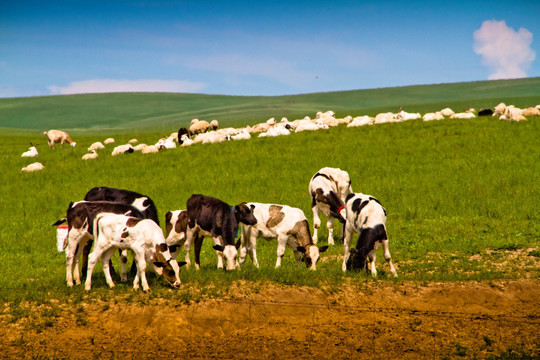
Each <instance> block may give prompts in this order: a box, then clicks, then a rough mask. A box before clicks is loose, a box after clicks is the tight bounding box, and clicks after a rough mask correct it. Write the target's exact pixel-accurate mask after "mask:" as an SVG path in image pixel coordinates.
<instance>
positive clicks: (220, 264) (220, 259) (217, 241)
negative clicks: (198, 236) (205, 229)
mask: <svg viewBox="0 0 540 360" xmlns="http://www.w3.org/2000/svg"><path fill="white" fill-rule="evenodd" d="M213 240H214V245H221V241H220V239H219V237H215V238H213ZM216 255H217V259H218V261H217V268H218V269H223V251H218V250H216Z"/></svg>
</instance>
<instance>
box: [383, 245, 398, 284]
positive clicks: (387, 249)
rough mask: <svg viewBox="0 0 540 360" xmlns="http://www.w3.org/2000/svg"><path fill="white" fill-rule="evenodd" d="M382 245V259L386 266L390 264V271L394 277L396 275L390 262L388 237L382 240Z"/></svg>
mask: <svg viewBox="0 0 540 360" xmlns="http://www.w3.org/2000/svg"><path fill="white" fill-rule="evenodd" d="M382 246H383V250H384V259H385V260H386V262H387V263H388V266H390V272H391V273H392V275H394V277H397V276H398V275H397V271H396V268H395V267H394V264H393V263H392V256H391V255H390V249H389V248H388V239H386V240H383V241H382Z"/></svg>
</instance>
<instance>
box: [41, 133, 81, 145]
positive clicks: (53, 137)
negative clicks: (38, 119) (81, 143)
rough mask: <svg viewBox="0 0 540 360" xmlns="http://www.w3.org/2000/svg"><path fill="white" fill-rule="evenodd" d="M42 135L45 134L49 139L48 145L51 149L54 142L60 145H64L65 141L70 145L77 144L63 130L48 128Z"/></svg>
mask: <svg viewBox="0 0 540 360" xmlns="http://www.w3.org/2000/svg"><path fill="white" fill-rule="evenodd" d="M43 134H44V135H46V136H47V138H48V139H49V147H50V148H51V149H52V148H54V144H55V143H60V145H64V143H65V142H68V143H69V144H70V145H71V146H73V147H74V146H75V145H77V143H76V142H75V141H73V140H72V139H71V137H70V136H69V135H68V133H67V132H65V131H60V130H49V131H45V132H43Z"/></svg>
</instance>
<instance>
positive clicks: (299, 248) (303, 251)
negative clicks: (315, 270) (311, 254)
mask: <svg viewBox="0 0 540 360" xmlns="http://www.w3.org/2000/svg"><path fill="white" fill-rule="evenodd" d="M296 250H297V251H300V252H301V253H302V254H304V253H305V252H306V248H305V247H303V246H298V247H297V248H296Z"/></svg>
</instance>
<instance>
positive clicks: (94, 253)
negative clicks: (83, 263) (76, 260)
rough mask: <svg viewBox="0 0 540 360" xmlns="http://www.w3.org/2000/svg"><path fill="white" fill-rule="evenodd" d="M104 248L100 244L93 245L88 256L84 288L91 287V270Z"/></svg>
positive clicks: (88, 288)
mask: <svg viewBox="0 0 540 360" xmlns="http://www.w3.org/2000/svg"><path fill="white" fill-rule="evenodd" d="M104 250H105V249H103V248H102V247H101V246H94V251H92V253H91V254H90V255H89V256H88V272H87V273H86V283H85V290H87V291H88V290H90V289H91V288H92V272H93V271H94V267H95V266H96V263H97V261H98V259H100V258H101V255H102V254H103V252H104Z"/></svg>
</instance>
